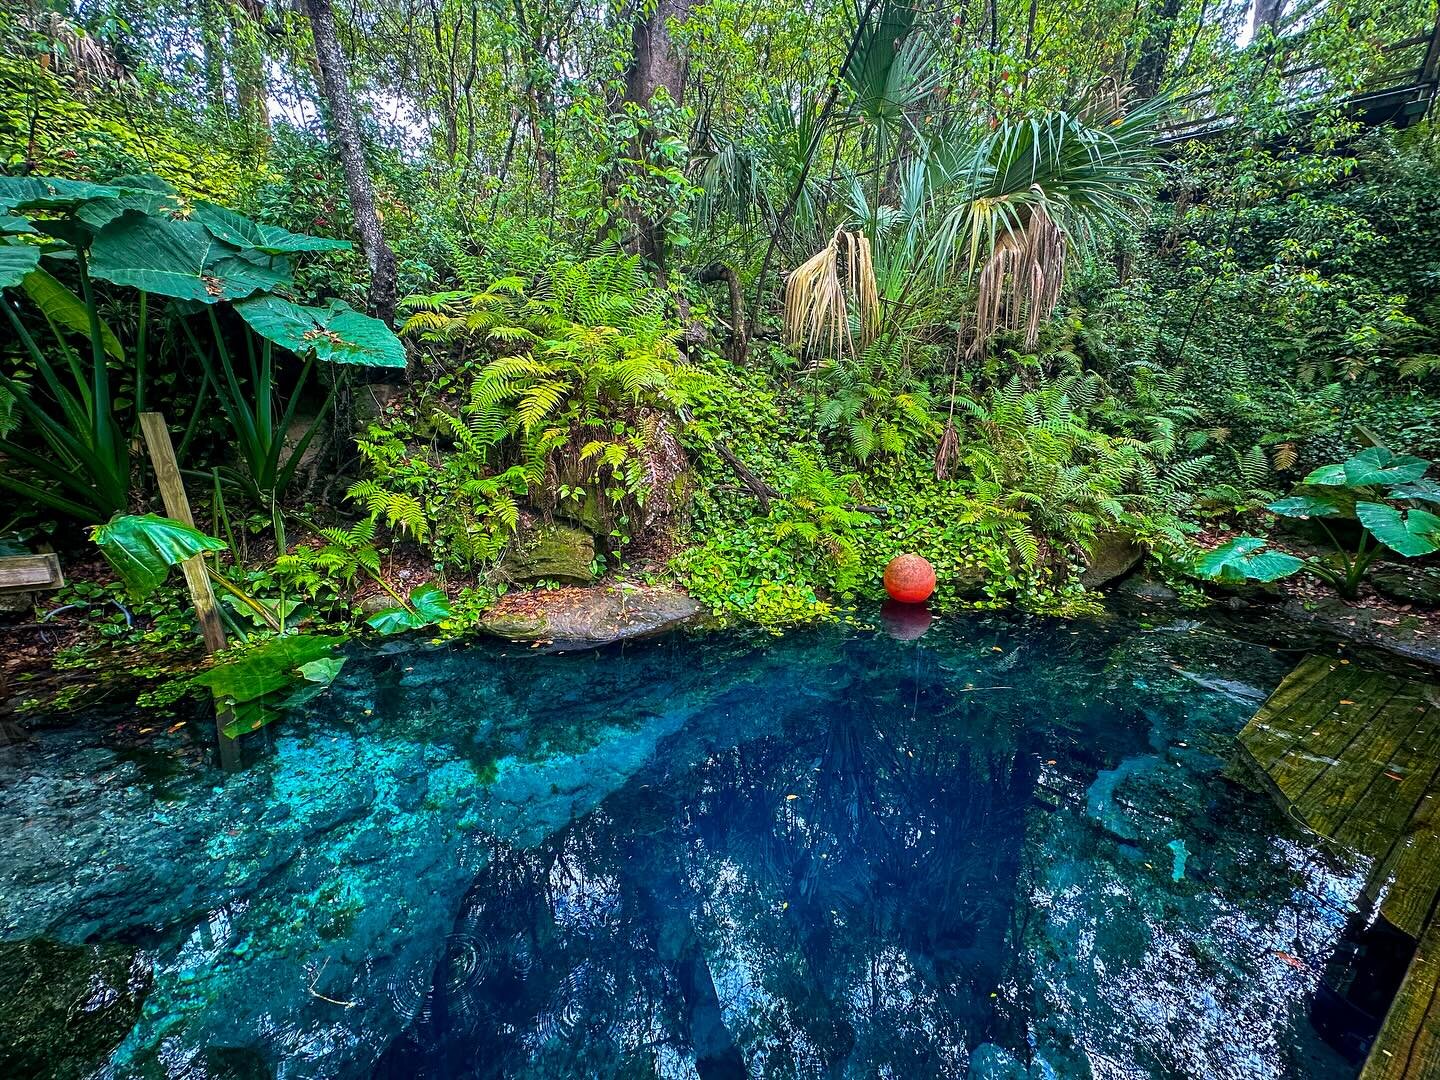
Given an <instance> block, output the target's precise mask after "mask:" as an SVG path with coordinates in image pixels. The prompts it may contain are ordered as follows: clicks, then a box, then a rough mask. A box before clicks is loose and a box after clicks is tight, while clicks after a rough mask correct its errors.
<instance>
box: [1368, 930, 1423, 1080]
mask: <svg viewBox="0 0 1440 1080" xmlns="http://www.w3.org/2000/svg"><path fill="white" fill-rule="evenodd" d="M1437 987H1440V920H1435V921H1432V922H1431V924H1430V928H1429V930H1428V931H1427V932H1426V933H1425V936H1424V937H1423V938H1421V940H1420V944H1419V946H1417V947H1416V949H1415V957H1414V959H1412V960H1411V961H1410V967H1409V969H1408V970H1407V971H1406V973H1405V980H1404V982H1402V983H1401V984H1400V989H1399V991H1398V992H1397V993H1396V995H1395V1000H1394V1002H1392V1003H1391V1005H1390V1010H1389V1011H1388V1012H1387V1013H1386V1014H1385V1021H1384V1023H1383V1024H1381V1025H1380V1033H1379V1034H1378V1035H1377V1036H1376V1037H1375V1044H1374V1045H1373V1046H1372V1047H1371V1049H1370V1057H1369V1058H1368V1059H1367V1060H1366V1062H1365V1069H1364V1071H1363V1072H1361V1073H1360V1080H1435V1078H1436V1077H1440V997H1437Z"/></svg>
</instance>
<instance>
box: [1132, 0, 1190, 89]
mask: <svg viewBox="0 0 1440 1080" xmlns="http://www.w3.org/2000/svg"><path fill="white" fill-rule="evenodd" d="M1149 14H1150V25H1149V26H1147V27H1146V29H1145V40H1144V41H1142V42H1141V43H1140V58H1139V59H1138V60H1136V61H1135V70H1134V71H1132V72H1131V73H1130V82H1131V84H1132V85H1133V86H1134V87H1135V96H1136V97H1138V98H1139V99H1140V100H1141V101H1146V100H1148V99H1150V98H1152V97H1154V96H1155V95H1156V94H1157V93H1159V92H1160V83H1161V82H1162V81H1163V80H1164V78H1165V68H1166V67H1167V66H1168V65H1169V63H1170V44H1171V41H1172V39H1173V38H1174V36H1175V19H1176V17H1177V16H1178V15H1179V14H1180V0H1154V2H1152V3H1151V5H1150V12H1149Z"/></svg>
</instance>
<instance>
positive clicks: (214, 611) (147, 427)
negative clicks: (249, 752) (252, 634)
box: [140, 412, 240, 771]
mask: <svg viewBox="0 0 1440 1080" xmlns="http://www.w3.org/2000/svg"><path fill="white" fill-rule="evenodd" d="M140 431H141V432H142V433H143V434H144V436H145V445H146V447H147V448H148V449H149V451H150V463H151V465H153V466H154V467H155V480H156V482H157V483H158V484H159V485H160V498H161V499H162V500H163V501H164V503H165V513H166V514H168V515H169V516H170V517H172V518H174V519H175V520H176V521H179V522H181V523H182V524H185V525H189V526H190V527H191V528H192V529H193V528H194V527H195V518H194V517H193V516H191V513H190V499H189V498H188V497H187V496H186V494H185V483H184V481H183V480H181V479H180V466H179V464H178V463H177V462H176V460H175V447H174V444H172V443H171V442H170V429H169V428H168V427H166V426H165V417H163V416H162V415H160V414H159V413H157V412H142V413H141V414H140ZM180 569H181V570H182V571H184V573H185V584H186V586H188V587H189V589H190V600H191V602H192V603H194V605H195V615H196V617H197V618H198V619H199V620H200V633H201V634H202V635H203V636H204V638H205V651H206V652H208V653H211V654H212V655H213V654H214V653H217V652H220V651H221V650H222V649H224V648H225V644H226V642H225V626H224V624H223V623H222V622H221V621H220V609H219V608H218V607H217V606H216V604H215V593H214V592H213V591H212V590H211V588H210V574H209V572H208V571H207V570H206V569H205V556H204V555H194V556H191V557H190V558H188V559H186V560H185V561H184V562H182V563H181V564H180ZM233 718H234V716H233V713H232V712H231V710H230V709H228V708H223V707H221V706H220V705H219V703H218V702H217V704H216V708H215V737H216V739H217V741H218V745H219V749H220V766H221V768H223V769H225V770H227V771H229V770H232V769H237V768H239V767H240V741H239V740H238V739H232V738H231V737H230V736H228V735H226V734H225V727H226V725H227V724H229V723H230V721H231V720H232V719H233Z"/></svg>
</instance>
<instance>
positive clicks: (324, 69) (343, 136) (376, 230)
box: [305, 0, 395, 325]
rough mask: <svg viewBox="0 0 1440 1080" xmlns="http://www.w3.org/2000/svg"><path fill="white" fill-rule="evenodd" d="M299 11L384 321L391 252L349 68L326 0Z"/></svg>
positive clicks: (391, 314)
mask: <svg viewBox="0 0 1440 1080" xmlns="http://www.w3.org/2000/svg"><path fill="white" fill-rule="evenodd" d="M305 13H306V14H307V15H309V17H310V27H311V30H312V32H313V34H314V37H315V59H316V60H317V61H318V64H319V68H320V83H321V90H322V91H323V93H324V95H325V107H326V111H327V112H328V113H329V114H330V116H329V119H330V138H331V141H332V142H333V143H334V145H335V152H336V154H337V155H338V156H339V158H340V164H341V165H342V166H343V167H344V169H345V186H346V188H347V189H348V190H349V193H350V207H351V209H352V210H353V211H354V212H355V229H356V231H357V232H358V233H359V234H360V246H361V248H362V249H363V250H364V252H365V261H366V262H367V263H369V264H370V310H371V312H372V313H373V314H374V315H375V317H376V318H378V319H380V320H381V321H383V322H384V323H386V324H387V325H388V324H390V323H393V322H394V321H395V253H394V252H393V251H391V250H390V245H389V244H387V243H386V242H385V234H384V233H383V232H382V231H381V229H380V216H379V215H378V214H377V213H376V211H375V189H374V188H373V187H371V186H370V174H369V172H367V171H366V168H365V150H364V147H363V145H362V144H361V142H360V125H359V124H358V123H357V122H356V120H355V103H354V99H353V97H352V95H351V92H350V73H349V69H348V67H347V65H346V63H345V54H344V53H342V52H341V51H340V40H339V38H338V37H337V36H336V34H335V17H334V14H333V13H332V11H331V9H330V0H305Z"/></svg>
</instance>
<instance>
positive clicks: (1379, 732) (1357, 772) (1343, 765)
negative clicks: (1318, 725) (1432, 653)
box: [1296, 681, 1427, 855]
mask: <svg viewBox="0 0 1440 1080" xmlns="http://www.w3.org/2000/svg"><path fill="white" fill-rule="evenodd" d="M1421 689H1422V688H1421V687H1420V685H1419V684H1418V683H1413V682H1408V681H1407V682H1403V683H1400V684H1399V688H1398V689H1397V690H1396V691H1395V693H1394V694H1393V695H1392V696H1391V697H1390V700H1389V701H1387V702H1386V703H1385V705H1384V706H1383V707H1382V708H1381V709H1380V710H1379V711H1377V712H1376V713H1375V714H1374V715H1373V716H1372V717H1371V718H1370V719H1369V720H1368V721H1366V722H1365V725H1364V727H1363V728H1362V729H1361V730H1360V732H1359V733H1358V734H1357V735H1356V736H1355V738H1354V739H1352V740H1351V742H1350V744H1349V745H1348V746H1347V747H1346V748H1345V750H1344V752H1343V754H1342V755H1341V756H1340V758H1339V760H1338V761H1337V762H1336V763H1335V764H1334V765H1332V766H1331V767H1330V768H1328V769H1326V770H1325V771H1324V772H1323V773H1321V774H1320V775H1319V776H1317V777H1316V778H1315V780H1314V782H1312V783H1311V785H1310V786H1309V787H1308V788H1306V789H1305V791H1304V792H1303V793H1302V794H1301V795H1300V796H1299V798H1297V799H1296V806H1297V808H1298V809H1299V811H1300V817H1301V820H1303V821H1304V822H1305V823H1306V824H1307V825H1309V826H1310V827H1311V828H1312V829H1314V830H1315V831H1316V832H1318V833H1320V834H1321V835H1323V836H1336V835H1337V834H1338V833H1339V831H1340V827H1341V826H1342V825H1344V824H1347V823H1350V822H1351V820H1352V818H1353V815H1354V813H1355V810H1356V807H1357V806H1358V804H1359V803H1360V802H1361V800H1362V799H1363V798H1364V796H1365V793H1366V792H1367V791H1369V790H1370V789H1371V787H1372V786H1373V785H1374V784H1375V783H1377V782H1379V783H1383V784H1388V785H1389V786H1391V787H1395V786H1398V784H1400V783H1401V782H1403V780H1404V777H1403V774H1401V773H1396V772H1394V771H1393V770H1392V768H1391V762H1392V759H1393V758H1394V757H1395V755H1396V754H1397V753H1399V752H1400V751H1401V749H1402V748H1403V747H1404V746H1405V745H1406V744H1407V743H1408V742H1409V741H1410V740H1411V739H1412V738H1413V737H1414V734H1415V730H1416V728H1417V727H1419V725H1420V723H1421V721H1422V720H1424V718H1425V714H1426V711H1427V705H1426V703H1425V699H1424V697H1423V696H1422V694H1421ZM1387 772H1388V773H1389V774H1390V776H1393V777H1395V779H1389V778H1387V776H1386V773H1387ZM1409 809H1410V808H1409V807H1405V808H1403V811H1402V813H1401V815H1400V817H1399V819H1398V820H1395V821H1390V820H1387V819H1386V818H1384V817H1377V816H1372V817H1367V818H1364V819H1360V820H1356V821H1355V822H1354V824H1355V826H1356V828H1355V829H1354V830H1352V831H1353V832H1355V834H1356V835H1357V837H1360V838H1363V839H1359V840H1358V841H1357V843H1355V845H1354V846H1355V847H1356V848H1358V849H1359V850H1360V851H1363V852H1364V853H1365V854H1367V855H1384V854H1385V852H1387V851H1388V850H1389V849H1390V845H1391V844H1392V843H1394V840H1395V835H1396V834H1397V833H1398V832H1399V831H1400V830H1401V829H1403V828H1404V826H1405V823H1406V822H1407V821H1408V820H1409V817H1410V812H1409Z"/></svg>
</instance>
